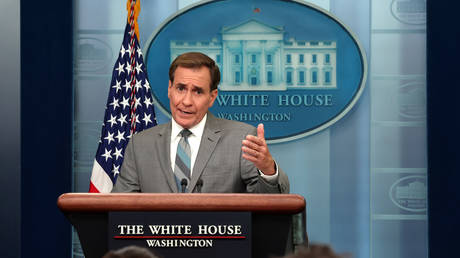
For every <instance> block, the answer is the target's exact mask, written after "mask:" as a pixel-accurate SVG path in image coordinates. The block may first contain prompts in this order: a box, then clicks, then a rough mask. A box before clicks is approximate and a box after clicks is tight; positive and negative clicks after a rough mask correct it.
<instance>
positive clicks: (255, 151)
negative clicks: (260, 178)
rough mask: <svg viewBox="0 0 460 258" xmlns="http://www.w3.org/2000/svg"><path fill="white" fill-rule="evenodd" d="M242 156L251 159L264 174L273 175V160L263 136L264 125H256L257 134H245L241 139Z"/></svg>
mask: <svg viewBox="0 0 460 258" xmlns="http://www.w3.org/2000/svg"><path fill="white" fill-rule="evenodd" d="M242 143H243V146H242V147H241V150H242V151H243V158H245V159H247V160H249V161H251V162H252V163H254V165H255V166H256V167H257V168H258V169H259V170H260V171H262V173H264V174H265V175H273V174H275V173H276V171H275V161H274V160H273V158H272V155H271V154H270V151H269V150H268V146H267V143H266V142H265V136H264V125H263V124H259V125H258V126H257V136H254V135H247V136H246V139H244V140H243V142H242Z"/></svg>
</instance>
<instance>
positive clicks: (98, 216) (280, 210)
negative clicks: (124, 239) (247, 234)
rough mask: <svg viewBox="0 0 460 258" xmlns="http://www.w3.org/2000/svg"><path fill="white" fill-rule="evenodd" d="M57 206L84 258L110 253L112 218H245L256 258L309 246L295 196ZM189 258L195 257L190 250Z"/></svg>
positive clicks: (95, 199)
mask: <svg viewBox="0 0 460 258" xmlns="http://www.w3.org/2000/svg"><path fill="white" fill-rule="evenodd" d="M57 205H58V207H59V209H60V210H61V211H62V212H63V213H64V215H65V216H66V217H67V219H68V220H69V221H70V223H71V224H72V225H73V226H74V227H75V229H76V231H77V233H78V236H79V239H80V243H81V246H82V249H83V252H84V254H85V257H86V258H92V257H98V258H100V257H102V256H103V255H104V254H105V253H106V252H107V251H108V250H109V244H108V242H109V240H110V237H109V215H110V214H111V213H118V214H120V213H121V214H123V213H126V214H127V215H128V216H129V214H133V213H145V212H149V213H161V212H170V213H174V214H175V213H187V212H189V213H190V212H192V213H193V212H200V213H201V214H205V216H206V214H207V213H212V214H213V216H215V215H216V214H217V216H219V214H220V213H221V212H222V213H226V212H227V213H228V212H231V213H232V214H238V213H249V214H250V223H249V224H250V225H249V227H250V228H251V230H250V231H251V232H252V233H251V243H250V245H251V247H250V250H251V257H255V258H258V257H264V258H265V257H269V256H270V255H277V256H281V255H284V254H286V253H289V252H292V251H293V250H294V249H295V246H297V245H306V244H307V242H308V238H307V234H306V224H305V223H306V212H305V207H306V202H305V199H304V198H303V197H302V196H300V195H296V194H207V193H200V194H196V193H189V194H187V193H185V194H183V193H181V194H175V193H166V194H165V193H158V194H157V193H116V194H115V193H110V194H95V193H66V194H63V195H61V196H60V197H59V198H58V201H57ZM156 223H157V222H156ZM189 256H190V257H194V256H193V249H191V250H190V255H189ZM165 257H169V256H166V255H165Z"/></svg>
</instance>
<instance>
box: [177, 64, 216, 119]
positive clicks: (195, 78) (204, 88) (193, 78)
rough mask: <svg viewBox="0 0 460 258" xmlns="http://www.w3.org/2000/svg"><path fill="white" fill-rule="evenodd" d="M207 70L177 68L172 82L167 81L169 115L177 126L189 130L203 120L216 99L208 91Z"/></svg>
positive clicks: (209, 78) (211, 92) (202, 68)
mask: <svg viewBox="0 0 460 258" xmlns="http://www.w3.org/2000/svg"><path fill="white" fill-rule="evenodd" d="M210 87H211V75H210V73H209V68H207V67H205V66H203V67H200V68H185V67H180V66H179V67H177V69H176V71H175V72H174V81H173V82H171V81H169V87H168V98H169V106H170V108H171V114H172V116H173V118H174V121H176V122H177V123H178V124H179V125H181V126H182V127H184V128H191V127H193V126H195V125H196V124H198V123H199V122H200V121H201V119H203V117H204V115H205V114H206V112H208V109H209V108H210V107H211V106H212V104H213V103H214V100H216V97H217V89H216V90H213V91H210Z"/></svg>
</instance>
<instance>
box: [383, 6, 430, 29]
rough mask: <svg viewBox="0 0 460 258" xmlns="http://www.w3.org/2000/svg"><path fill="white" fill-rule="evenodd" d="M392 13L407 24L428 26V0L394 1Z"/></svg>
mask: <svg viewBox="0 0 460 258" xmlns="http://www.w3.org/2000/svg"><path fill="white" fill-rule="evenodd" d="M391 13H392V14H393V16H394V17H395V18H396V19H397V20H399V21H400V22H402V23H405V24H412V25H420V24H426V0H393V1H392V2H391Z"/></svg>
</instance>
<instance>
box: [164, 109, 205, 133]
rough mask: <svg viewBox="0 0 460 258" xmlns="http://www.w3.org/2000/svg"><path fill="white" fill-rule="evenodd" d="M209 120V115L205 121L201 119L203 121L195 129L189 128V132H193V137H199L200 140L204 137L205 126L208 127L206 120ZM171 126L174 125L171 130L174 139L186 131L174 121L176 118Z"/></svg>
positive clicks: (172, 120)
mask: <svg viewBox="0 0 460 258" xmlns="http://www.w3.org/2000/svg"><path fill="white" fill-rule="evenodd" d="M207 118H208V114H205V115H204V117H203V119H201V121H200V122H199V123H198V124H196V125H195V126H194V127H192V128H189V130H190V131H191V132H192V135H194V136H196V137H198V138H201V136H202V135H203V131H204V126H205V125H206V119H207ZM171 122H172V123H171V124H172V128H171V135H172V136H173V137H178V136H179V134H180V132H181V131H182V130H183V129H184V128H183V127H182V126H180V125H179V124H178V123H176V121H174V118H172V119H171Z"/></svg>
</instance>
